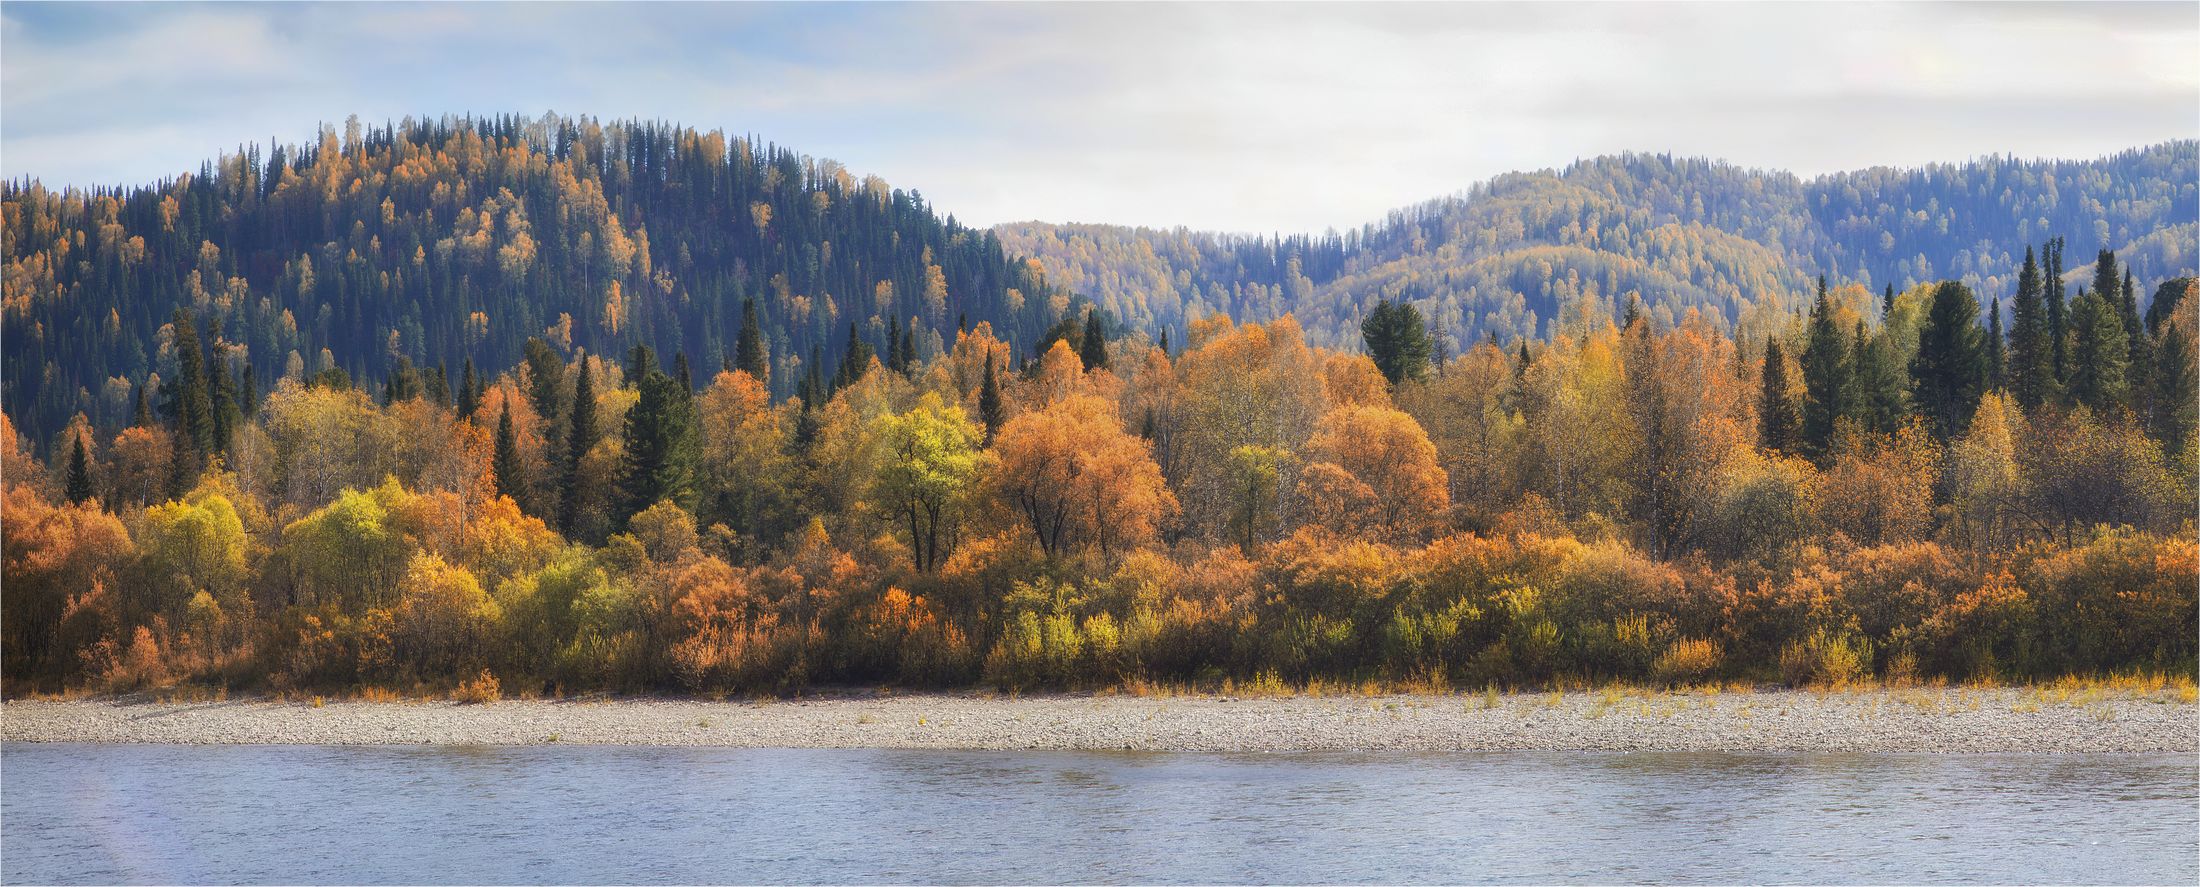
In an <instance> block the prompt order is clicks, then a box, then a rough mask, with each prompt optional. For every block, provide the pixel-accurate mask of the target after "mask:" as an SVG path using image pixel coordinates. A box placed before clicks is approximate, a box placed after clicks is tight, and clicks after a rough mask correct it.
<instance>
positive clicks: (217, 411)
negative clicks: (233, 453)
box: [206, 342, 242, 455]
mask: <svg viewBox="0 0 2200 887" xmlns="http://www.w3.org/2000/svg"><path fill="white" fill-rule="evenodd" d="M227 350H228V349H226V348H224V347H223V346H222V345H221V344H220V343H218V342H217V343H215V344H213V345H211V346H209V347H208V348H207V349H206V351H207V362H206V408H207V421H208V423H209V424H211V425H212V426H213V435H214V448H213V449H212V450H211V451H209V452H211V453H212V454H215V455H226V454H227V453H228V452H229V442H230V441H231V440H232V439H234V437H235V434H236V428H237V420H238V419H239V418H240V417H241V416H242V411H241V410H239V409H238V407H237V377H236V376H233V375H230V372H229V359H228V358H227V357H226V356H225V355H226V353H227Z"/></svg>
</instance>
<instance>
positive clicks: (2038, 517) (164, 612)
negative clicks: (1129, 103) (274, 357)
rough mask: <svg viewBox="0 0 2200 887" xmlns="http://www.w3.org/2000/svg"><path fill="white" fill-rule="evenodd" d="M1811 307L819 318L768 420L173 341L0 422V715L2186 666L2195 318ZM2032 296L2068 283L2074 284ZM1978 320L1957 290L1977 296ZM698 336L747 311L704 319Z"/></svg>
mask: <svg viewBox="0 0 2200 887" xmlns="http://www.w3.org/2000/svg"><path fill="white" fill-rule="evenodd" d="M2043 255H2044V258H2042V257H2041V255H2035V256H2034V258H2033V260H2031V261H2029V262H2028V263H2027V264H2026V266H2025V268H2027V269H2029V270H2024V269H2020V271H2019V274H2018V277H2019V280H2020V284H2019V286H2018V288H2017V291H2016V293H2015V297H2014V302H2015V303H2016V304H2015V306H2014V310H2013V315H2014V316H2015V317H2016V318H2017V319H2016V320H2015V321H2014V322H2013V323H2012V324H2010V325H2008V326H2004V325H2003V324H2001V323H2000V321H1999V320H1998V318H1999V317H2000V316H2001V313H2000V312H1999V311H1991V312H1988V313H1987V319H1986V320H1984V321H1983V322H1982V320H1981V312H1980V310H1979V305H1978V301H1977V299H1976V297H1975V296H1974V295H1973V294H1972V293H1971V292H1970V290H1969V289H1968V288H1967V287H1966V286H1964V285H1963V284H1961V283H1960V282H1952V281H1951V282H1940V283H1935V284H1927V285H1921V286H1918V287H1914V288H1912V289H1910V290H1908V291H1906V292H1900V293H1896V292H1892V291H1889V290H1883V291H1882V292H1880V293H1876V294H1875V293H1872V292H1869V291H1867V290H1866V289H1865V288H1863V287H1861V286H1857V285H1853V284H1852V285H1843V286H1826V285H1824V284H1823V283H1821V284H1819V285H1818V286H1817V287H1816V290H1817V295H1816V297H1815V299H1814V302H1813V304H1812V306H1811V309H1810V311H1809V312H1808V313H1807V314H1806V315H1799V316H1793V317H1791V318H1789V319H1788V322H1787V323H1785V324H1784V325H1782V326H1780V327H1778V328H1777V329H1775V330H1774V331H1773V332H1772V333H1771V334H1769V335H1767V336H1765V337H1763V338H1761V339H1757V340H1741V341H1737V340H1736V339H1734V338H1733V337H1731V336H1729V335H1728V334H1727V332H1726V331H1725V330H1724V328H1723V327H1722V326H1721V325H1719V324H1717V323H1714V322H1712V321H1711V320H1710V319H1708V318H1706V317H1705V316H1704V315H1702V314H1700V313H1695V314H1690V315H1687V316H1685V317H1683V318H1682V319H1681V320H1680V321H1679V322H1678V323H1672V324H1668V323H1663V322H1660V321H1658V320H1657V319H1655V318H1654V317H1653V316H1651V315H1650V314H1649V313H1647V312H1645V311H1643V310H1641V306H1640V304H1639V303H1633V302H1631V303H1629V305H1628V306H1627V307H1626V308H1625V309H1624V310H1623V312H1622V313H1620V315H1619V316H1618V317H1613V316H1610V315H1608V314H1605V313H1602V312H1601V311H1600V310H1599V308H1598V306H1597V304H1596V303H1595V302H1593V301H1589V300H1583V301H1581V302H1579V303H1577V306H1576V310H1575V311H1574V312H1572V313H1570V314H1568V315H1566V316H1564V317H1562V318H1561V319H1560V321H1559V323H1558V324H1557V325H1556V328H1555V330H1554V333H1553V335H1552V336H1551V337H1550V338H1548V339H1545V340H1528V339H1516V340H1513V341H1511V342H1503V343H1500V342H1497V341H1491V340H1484V341H1482V342H1479V343H1477V344H1476V345H1475V346H1474V347H1472V348H1470V349H1467V350H1466V352H1465V353H1463V354H1459V355H1457V356H1455V357H1451V358H1449V359H1444V358H1443V357H1442V355H1441V353H1440V349H1439V348H1438V347H1436V344H1435V343H1434V342H1432V341H1431V338H1430V335H1429V324H1428V323H1427V322H1426V320H1425V318H1423V317H1422V316H1421V315H1420V313H1419V312H1418V311H1417V310H1415V309H1414V308H1413V307H1411V306H1409V305H1400V304H1394V303H1381V304H1379V305H1378V306H1377V309H1376V310H1375V311H1373V312H1371V314H1370V316H1369V317H1368V318H1367V319H1366V321H1365V323H1363V325H1362V328H1361V330H1360V333H1361V339H1362V343H1363V344H1364V346H1365V348H1366V350H1367V353H1366V354H1365V355H1362V354H1347V353H1340V352H1336V351H1331V350H1327V349H1323V348H1319V347H1315V346H1311V345H1309V344H1308V342H1307V341H1306V337H1305V335H1304V333H1303V332H1302V330H1301V329H1300V327H1299V325H1298V323H1297V322H1296V320H1295V319H1293V318H1292V317H1290V316H1288V315H1286V316H1284V317H1282V318H1279V319H1277V320H1274V321H1272V322H1268V323H1247V324H1237V323H1234V322H1232V321H1231V320H1229V319H1228V318H1225V317H1215V318H1210V319H1206V320H1201V321H1195V322H1194V323H1192V324H1191V325H1190V327H1189V329H1188V330H1187V332H1186V334H1185V335H1184V336H1183V338H1182V339H1181V340H1177V341H1176V342H1175V343H1174V345H1172V343H1171V340H1170V339H1169V338H1168V337H1161V338H1159V339H1158V340H1155V341H1149V340H1147V339H1145V338H1144V337H1143V336H1141V335H1138V334H1135V333H1131V334H1123V333H1120V332H1117V333H1111V332H1110V331H1109V330H1108V327H1107V325H1106V324H1104V323H1103V322H1102V321H1101V318H1100V317H1099V316H1098V315H1097V313H1093V312H1085V313H1082V314H1081V315H1080V313H1077V312H1072V313H1069V314H1066V315H1065V316H1063V317H1062V318H1060V320H1059V322H1057V323H1055V324H1054V325H1052V326H1051V327H1050V328H1049V329H1048V331H1047V333H1046V335H1045V337H1044V338H1042V339H1041V340H1040V343H1041V344H1042V346H1043V350H1040V351H1039V352H1038V353H1037V354H1036V355H1029V354H1028V353H1025V354H1020V353H1019V351H1018V349H1016V348H1014V347H1012V346H1011V345H1009V344H1008V343H1007V342H1004V341H1003V340H1001V339H1000V338H999V337H997V336H996V334H995V333H994V332H993V330H992V328H991V327H990V325H987V324H982V323H981V324H977V325H974V326H973V327H972V328H970V329H969V330H967V331H962V332H960V333H959V334H958V335H957V336H956V338H955V340H954V342H953V343H952V345H951V346H949V347H947V348H946V349H944V350H943V351H941V352H940V353H938V354H936V355H931V356H926V355H924V354H923V353H922V349H921V348H911V347H908V346H905V345H902V344H900V342H902V341H903V340H905V339H907V338H908V337H906V336H905V337H903V338H902V339H897V340H895V341H896V344H894V345H892V346H890V347H889V348H888V349H887V350H886V351H884V352H881V353H872V352H870V351H869V350H868V348H867V346H866V345H865V344H864V343H863V342H861V341H860V339H859V341H857V342H856V343H853V346H852V347H849V348H847V349H846V350H847V352H848V353H849V354H850V355H851V357H850V358H849V359H847V360H844V361H842V362H841V363H840V364H839V365H838V366H837V367H836V368H835V369H834V370H833V371H832V372H831V373H826V372H824V371H823V370H822V369H821V368H819V367H817V366H816V365H815V364H814V363H813V364H812V365H811V366H809V367H806V368H805V370H806V371H805V373H804V375H803V376H802V378H801V379H800V380H799V381H798V382H796V383H795V385H794V387H795V388H796V389H797V390H798V391H799V392H800V394H799V396H797V397H795V398H791V399H786V400H775V399H774V398H773V397H772V396H771V394H770V389H771V386H770V385H769V384H768V383H767V382H766V381H765V379H766V377H767V376H769V375H770V374H771V373H773V372H774V368H772V367H771V366H769V365H768V364H766V362H765V358H764V354H765V350H764V348H763V345H762V343H761V342H758V341H755V340H753V339H751V338H750V337H747V336H739V335H737V336H736V340H735V344H734V346H733V348H732V352H733V356H732V357H731V358H729V359H728V361H727V362H726V365H725V366H723V367H722V368H716V369H704V368H700V367H698V366H697V365H696V362H694V361H692V360H690V359H689V358H688V357H687V356H686V354H685V353H684V352H675V353H674V354H673V356H672V358H671V360H670V361H665V360H661V359H660V358H659V356H658V354H657V353H656V352H654V351H653V350H652V349H651V348H649V347H648V346H646V345H638V346H635V347H632V348H630V349H629V350H628V351H627V352H626V353H624V354H621V355H617V356H603V355H598V354H596V353H594V352H592V351H590V350H588V349H586V348H583V347H579V346H574V345H570V344H569V343H565V342H552V341H549V340H546V339H539V338H538V339H531V340H528V341H526V342H525V343H523V345H522V347H521V348H519V349H517V351H518V354H517V356H516V357H515V358H514V359H513V360H512V362H510V363H509V365H504V366H500V367H499V368H498V369H496V370H494V371H491V372H481V373H476V374H473V375H472V376H471V377H470V378H465V379H462V380H460V381H459V382H457V383H456V384H444V380H437V379H433V378H430V379H427V380H423V379H421V378H420V377H419V374H418V373H417V372H414V373H412V374H406V373H403V372H400V373H398V374H397V375H395V376H393V377H392V378H391V379H390V380H389V381H388V382H386V383H384V384H382V385H380V386H376V387H375V388H374V389H368V388H363V387H361V386H359V385H357V384H355V383H354V380H353V379H352V378H350V377H349V375H348V374H347V373H346V372H344V371H343V370H342V369H341V368H330V369H327V370H324V371H321V372H318V373H310V374H309V373H304V372H295V373H290V374H286V375H285V376H283V377H282V378H280V379H279V380H277V381H276V382H275V383H274V384H273V385H272V386H271V388H270V390H269V391H268V393H267V394H266V395H265V396H264V397H260V398H253V397H250V396H248V395H247V394H246V393H245V392H244V390H243V389H242V388H240V387H232V386H231V385H230V384H229V383H228V382H224V381H223V380H224V378H225V375H224V373H222V372H220V371H218V370H212V369H209V368H210V367H212V366H213V363H212V362H211V361H208V360H207V359H206V358H205V355H204V353H203V341H204V340H205V338H206V337H205V336H204V335H203V334H202V333H201V332H200V331H199V329H198V327H197V317H196V315H194V314H192V313H191V312H188V311H178V312H176V313H175V314H174V315H173V316H172V318H171V321H170V323H169V324H168V325H166V327H165V328H164V329H163V330H162V332H161V340H162V341H163V342H166V343H168V346H167V347H169V348H172V349H173V350H174V351H175V352H176V353H175V355H174V360H175V362H176V366H177V369H176V372H175V374H174V375H173V376H172V381H171V383H170V384H169V385H167V386H165V393H164V394H163V395H162V396H161V397H160V398H158V399H157V400H154V401H152V402H149V403H144V404H141V405H139V406H138V407H137V408H136V409H135V410H134V412H133V416H134V419H133V420H131V421H130V422H129V423H128V425H127V426H126V427H122V428H119V429H116V428H104V427H100V426H99V425H98V424H96V423H94V422H92V421H91V420H90V419H89V418H88V417H85V416H79V417H77V418H76V419H75V420H74V421H73V422H72V423H70V425H69V426H68V427H67V428H66V429H65V430H64V431H62V432H61V435H60V437H59V439H57V440H56V441H55V444H54V446H53V447H52V451H53V452H54V453H56V454H57V455H56V457H55V458H54V459H53V460H51V462H50V463H47V464H42V463H41V461H40V460H39V459H38V458H37V457H36V456H35V455H34V454H32V453H31V452H29V450H28V447H27V446H26V445H25V442H24V441H22V440H21V439H20V437H19V436H18V435H17V434H16V431H15V429H14V427H13V426H12V424H11V425H9V426H7V427H6V428H5V429H4V430H5V434H4V435H0V449H4V451H0V456H4V457H5V470H6V476H7V483H8V489H7V491H6V497H5V502H4V509H5V513H4V519H5V522H6V526H7V533H6V537H5V540H4V552H0V554H4V561H0V569H4V574H0V578H4V580H5V582H6V587H7V594H6V595H5V597H4V599H0V605H4V606H5V612H4V614H0V626H4V631H5V637H4V638H0V640H4V653H5V659H4V663H0V667H4V675H5V679H6V687H7V689H8V691H9V692H15V693H20V692H25V691H30V690H55V689H60V688H64V687H88V688H94V689H104V690H127V689H132V688H140V687H149V686H161V685H165V684H169V683H171V682H189V683H194V684H201V685H212V686H219V687H224V688H230V689H237V690H250V689H261V688H275V689H299V690H343V689H347V688H361V687H387V688H393V689H397V690H400V691H406V692H442V691H445V690H448V689H449V688H451V687H452V686H453V685H455V684H457V683H458V682H459V681H461V680H466V681H468V682H469V684H470V687H469V690H468V692H473V693H479V692H481V691H480V687H481V686H482V685H483V684H484V683H487V681H485V680H484V678H483V676H486V677H487V678H488V679H490V680H493V681H494V682H496V683H498V684H501V686H502V687H503V688H505V689H506V690H507V691H527V692H578V691H586V690H596V689H611V690H622V691H676V692H715V691H766V692H769V691H791V690H799V689H801V688H804V687H813V686H821V685H855V684H873V683H893V684H900V685H910V686H961V685H970V684H974V683H979V682H986V683H993V684H998V685H1002V686H1010V687H1093V686H1105V685H1110V684H1114V683H1117V682H1124V681H1132V680H1143V681H1155V682H1184V683H1189V684H1194V685H1212V684H1218V683H1219V682H1221V681H1222V680H1224V679H1235V680H1240V681H1251V680H1259V681H1268V680H1277V681H1283V682H1287V683H1301V682H1307V681H1312V680H1344V681H1359V680H1396V681H1416V682H1427V683H1430V684H1448V685H1452V686H1476V687H1479V686H1482V685H1484V684H1493V683H1494V684H1504V685H1509V686H1523V685H1536V684H1542V683H1546V682H1550V681H1555V680H1591V681H1603V680H1625V681H1657V682H1671V683H1686V682H1695V681H1704V680H1773V681H1786V682H1791V683H1802V682H1840V681H1848V680H1858V679H1865V678H1880V679H1887V680H1906V679H1913V678H1923V679H1931V678H1946V679H1994V680H2022V679H2036V678H2046V677H2052V676H2059V675H2066V674H2098V673H2105V672H2119V671H2133V670H2152V671H2174V672H2180V673H2190V672H2191V671H2192V670H2193V669H2194V663H2195V661H2196V660H2195V657H2196V649H2195V639H2196V636H2200V624H2196V613H2200V603H2196V598H2195V579H2196V576H2200V541H2196V539H2195V527H2194V508H2193V501H2194V477H2195V467H2196V463H2200V443H2196V440H2195V434H2194V421H2195V417H2194V398H2193V393H2194V391H2195V389H2196V383H2195V377H2196V376H2195V374H2196V373H2200V360H2196V358H2195V356H2194V349H2193V342H2194V341H2195V332H2196V325H2200V320H2196V314H2195V311H2194V306H2195V305H2196V304H2200V292H2196V291H2195V289H2196V288H2195V284H2194V281H2193V280H2191V279H2182V280H2177V281H2171V282H2167V283H2164V284H2161V285H2159V286H2158V287H2156V293H2157V295H2156V298H2155V299H2154V301H2153V309H2154V310H2149V311H2140V310H2139V309H2138V308H2137V300H2136V298H2135V296H2136V293H2137V292H2138V291H2139V289H2140V287H2139V285H2138V283H2137V280H2136V278H2135V277H2134V276H2133V275H2131V274H2129V273H2127V269H2125V268H2123V267H2121V266H2120V265H2119V264H2118V262H2117V259H2116V257H2115V256H2113V255H2111V254H2108V253H2101V254H2099V255H2098V256H2097V257H2096V263H2095V267H2094V273H2093V275H2092V280H2093V282H2092V283H2090V284H2089V285H2087V286H2085V287H2083V288H2082V289H2081V291H2080V292H2079V294H2078V295H2076V296H2075V297H2074V298H2072V297H2069V296H2068V295H2067V293H2066V292H2065V291H2064V288H2063V287H2061V286H2059V285H2057V284H2056V283H2055V282H2054V281H2056V280H2057V279H2058V277H2059V275H2058V274H2057V273H2056V272H2057V271H2058V269H2061V265H2062V258H2061V256H2062V247H2061V246H2060V245H2059V244H2058V243H2055V242H2050V243H2049V244H2048V246H2047V247H2046V249H2045V250H2044V253H2043ZM2073 270H2075V269H2073ZM1997 305H1998V300H1997ZM743 329H754V326H753V325H752V326H745V327H743Z"/></svg>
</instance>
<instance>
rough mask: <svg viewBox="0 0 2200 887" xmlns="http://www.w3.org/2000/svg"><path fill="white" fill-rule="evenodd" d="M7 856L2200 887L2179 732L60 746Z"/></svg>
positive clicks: (803, 874)
mask: <svg viewBox="0 0 2200 887" xmlns="http://www.w3.org/2000/svg"><path fill="white" fill-rule="evenodd" d="M0 765H4V768H0V880H4V881H6V882H8V883H26V882H65V883H66V882H159V883H170V882H184V883H199V882H205V883H271V882H307V883H312V882H346V883H391V882H402V883H490V884H495V883H528V882H557V883H597V882H677V883H692V882H863V883H881V882H883V883H896V882H944V883H1003V882H1005V883H1057V882H1072V883H1083V882H1108V883H1155V882H1302V883H1303V882H1383V883H1400V882H1405V883H1413V882H1514V883H1517V882H1554V881H1566V882H1584V881H1586V882H1615V881H1625V882H1638V881H1641V882H1718V883H1732V882H2035V883H2053V882H2062V883H2099V882H2143V883H2181V884H2189V883H2195V882H2196V881H2200V843H2196V842H2200V838H2196V835H2200V770H2196V767H2195V762H2194V761H2193V760H2192V759H2190V758H2188V757H2184V756H2178V755H2083V756H2079V755H2071V756H2050V755H2031V756H2028V755H1946V756H1924V755H1919V756H1906V755H1803V754H1755V755H1734V754H1662V753H1661V754H1618V753H1593V754H1590V753H1564V754H1561V753H1548V754H1543V753H1520V752H1503V753H1476V754H1467V753H1461V754H1427V753H1410V754H1407V753H1399V754H1389V753H1366V752H1363V753H1331V754H1306V755H1267V756H1230V755H1194V754H1132V753H1121V754H1118V753H1039V752H926V751H864V750H738V749H680V748H601V747H595V748H590V747H535V748H468V747H421V748H340V747H322V746H236V747H185V746H142V745H35V744H24V743H11V744H9V745H8V746H7V747H6V748H5V749H0Z"/></svg>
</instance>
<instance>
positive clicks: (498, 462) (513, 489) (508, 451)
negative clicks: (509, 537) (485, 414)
mask: <svg viewBox="0 0 2200 887" xmlns="http://www.w3.org/2000/svg"><path fill="white" fill-rule="evenodd" d="M489 465H490V470H491V471H493V472H495V473H496V483H497V492H498V493H499V494H501V495H504V496H506V497H509V498H510V499H511V500H512V501H513V502H516V503H518V504H519V507H520V510H522V511H525V510H527V476H526V467H525V465H524V464H522V463H521V462H520V459H519V439H518V437H517V436H515V435H514V434H513V433H512V405H511V404H509V403H507V404H505V405H504V409H502V410H499V411H498V412H497V445H496V457H495V460H494V461H492V462H490V463H489Z"/></svg>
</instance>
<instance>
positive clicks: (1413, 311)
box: [1360, 299, 1527, 385]
mask: <svg viewBox="0 0 2200 887" xmlns="http://www.w3.org/2000/svg"><path fill="white" fill-rule="evenodd" d="M1360 341H1361V342H1363V343H1366V345H1367V354H1368V357H1370V358H1372V359H1374V361H1375V368H1376V369H1378V370H1381V371H1382V373H1383V378H1385V379H1388V380H1390V384H1392V385H1396V384H1398V383H1400V382H1404V381H1408V380H1411V381H1420V380H1421V379H1422V378H1424V377H1426V376H1427V375H1428V359H1429V351H1430V346H1429V339H1428V331H1427V329H1426V328H1425V327H1424V326H1423V325H1422V322H1421V311H1420V309H1418V308H1415V307H1413V306H1412V305H1410V304H1407V303H1405V302H1392V301H1390V300H1388V299H1384V300H1382V301H1379V302H1376V303H1375V308H1374V310H1372V311H1369V312H1368V313H1367V317H1366V319H1364V320H1362V321H1360ZM1521 349H1522V354H1523V355H1525V354H1526V349H1527V343H1525V342H1523V343H1521ZM1522 360H1523V361H1525V360H1526V358H1525V356H1523V358H1522Z"/></svg>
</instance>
